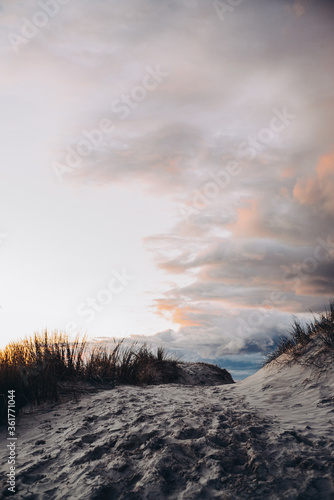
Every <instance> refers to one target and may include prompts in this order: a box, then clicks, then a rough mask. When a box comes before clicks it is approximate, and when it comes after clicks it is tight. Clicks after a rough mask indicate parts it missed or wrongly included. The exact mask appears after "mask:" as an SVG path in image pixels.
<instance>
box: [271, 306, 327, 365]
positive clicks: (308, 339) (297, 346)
mask: <svg viewBox="0 0 334 500" xmlns="http://www.w3.org/2000/svg"><path fill="white" fill-rule="evenodd" d="M311 346H312V347H313V348H314V349H312V351H311V350H310V349H308V347H311ZM330 351H333V352H334V300H330V302H329V309H328V310H326V311H325V312H324V313H322V314H319V317H318V318H315V317H314V319H313V321H310V322H309V323H306V325H305V326H303V325H302V324H301V323H300V322H299V321H297V320H294V322H293V324H292V328H291V330H290V332H288V335H281V336H280V337H279V339H278V340H277V341H276V345H275V348H274V350H273V351H272V352H271V353H270V354H269V355H268V356H267V358H266V360H265V361H264V363H263V366H266V365H268V364H269V363H271V362H272V361H277V360H278V358H279V357H280V356H281V355H282V354H286V355H287V356H286V357H285V358H284V360H283V362H289V361H296V362H300V363H302V364H305V365H315V366H318V367H319V368H320V365H317V362H319V360H320V362H321V359H320V358H321V355H322V354H325V353H328V352H330Z"/></svg>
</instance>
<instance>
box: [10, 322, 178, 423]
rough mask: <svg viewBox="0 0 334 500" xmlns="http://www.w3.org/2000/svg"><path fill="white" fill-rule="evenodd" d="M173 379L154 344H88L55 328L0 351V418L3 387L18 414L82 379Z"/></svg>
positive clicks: (173, 367)
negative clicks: (150, 345)
mask: <svg viewBox="0 0 334 500" xmlns="http://www.w3.org/2000/svg"><path fill="white" fill-rule="evenodd" d="M176 378H177V362H176V360H172V359H170V358H169V357H168V356H167V353H166V351H165V350H164V349H163V348H161V347H159V348H158V349H157V352H156V353H153V352H152V351H151V350H150V349H149V348H147V346H146V345H138V344H136V343H132V344H130V345H126V346H124V344H123V340H118V341H116V340H114V346H112V347H111V348H109V349H108V348H107V347H101V346H100V347H96V346H95V347H93V348H91V347H90V346H89V344H88V342H87V339H86V338H85V337H83V338H82V339H80V338H79V337H78V336H77V337H76V338H75V339H74V340H73V341H71V340H70V339H69V337H68V335H66V334H63V333H58V332H54V333H52V334H49V333H48V332H47V331H45V332H44V333H43V334H35V335H34V336H33V337H28V338H25V339H23V340H20V341H16V342H11V343H9V344H8V345H7V346H6V347H5V348H4V349H1V350H0V422H1V423H5V421H6V420H7V401H8V398H7V396H8V391H12V390H14V391H15V408H16V412H17V414H18V413H19V411H20V410H21V409H22V408H23V407H24V406H25V405H27V404H29V403H32V404H36V403H37V404H40V403H41V402H42V401H46V400H54V401H57V400H59V397H60V394H62V393H65V392H72V393H73V394H76V393H77V392H78V391H79V390H80V385H81V386H82V384H83V383H92V384H95V385H98V384H101V385H103V384H108V386H111V387H113V386H114V385H115V383H117V382H119V383H125V384H152V383H165V382H172V381H174V380H175V379H176Z"/></svg>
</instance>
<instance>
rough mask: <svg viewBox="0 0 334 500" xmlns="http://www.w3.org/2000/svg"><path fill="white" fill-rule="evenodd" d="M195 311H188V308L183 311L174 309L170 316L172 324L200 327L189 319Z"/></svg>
mask: <svg viewBox="0 0 334 500" xmlns="http://www.w3.org/2000/svg"><path fill="white" fill-rule="evenodd" d="M194 312H195V311H194V310H192V309H190V308H189V307H185V308H183V309H179V308H178V307H177V308H176V309H175V312H174V314H173V316H172V320H173V323H177V324H178V325H180V326H181V327H182V326H201V324H200V323H198V322H196V321H195V320H194V319H192V318H191V315H192V313H194Z"/></svg>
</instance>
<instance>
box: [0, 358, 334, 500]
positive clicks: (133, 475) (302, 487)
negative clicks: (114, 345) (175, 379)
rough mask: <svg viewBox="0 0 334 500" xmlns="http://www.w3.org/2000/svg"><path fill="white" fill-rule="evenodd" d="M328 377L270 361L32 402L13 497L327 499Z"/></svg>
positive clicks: (331, 483) (330, 489) (333, 491)
mask: <svg viewBox="0 0 334 500" xmlns="http://www.w3.org/2000/svg"><path fill="white" fill-rule="evenodd" d="M203 369H204V368H203ZM333 375H334V374H333V368H332V367H328V368H327V369H326V370H324V371H323V372H322V373H320V375H319V376H318V377H316V376H315V373H314V372H312V370H311V369H310V368H307V369H305V368H303V367H301V366H297V365H295V366H293V367H287V366H283V367H281V366H274V367H273V368H272V369H271V370H266V369H262V370H260V371H259V372H258V373H256V374H255V375H253V376H252V377H249V378H248V379H246V380H245V381H243V382H240V383H237V384H232V385H215V386H211V387H210V386H198V385H197V386H190V385H180V384H169V385H160V386H148V387H128V386H127V387H126V386H123V387H116V388H115V389H114V390H110V391H101V392H96V393H94V394H89V395H86V396H84V397H82V398H81V399H80V402H79V403H76V402H73V401H72V402H67V403H62V404H61V405H58V406H53V408H49V409H48V410H47V409H44V410H42V409H39V410H38V411H35V412H34V414H30V415H26V416H24V417H23V418H22V419H21V422H20V430H19V435H18V451H19V464H20V467H19V474H18V477H17V486H18V493H17V494H16V498H20V499H21V498H27V499H28V498H29V499H30V500H33V499H35V500H37V499H38V500H39V499H62V498H66V499H107V498H110V499H122V498H123V499H152V500H153V499H154V500H158V499H160V498H166V499H202V498H203V499H214V498H220V499H231V500H235V499H261V500H262V499H279V500H281V499H299V500H302V499H320V500H322V499H328V500H329V499H333V498H334V442H333V434H334V431H333V421H334V400H333V394H334V393H333V388H334V382H333V381H334V377H333ZM207 376H208V375H207ZM1 436H2V437H3V438H4V439H3V441H4V440H5V438H6V432H5V431H3V432H1ZM1 453H2V456H1V472H2V473H3V474H4V475H5V474H6V473H7V471H8V466H7V464H6V463H5V461H6V451H5V450H4V447H3V448H2V452H1ZM5 491H6V487H5V482H4V483H3V492H5Z"/></svg>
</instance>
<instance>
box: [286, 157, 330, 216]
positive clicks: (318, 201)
mask: <svg viewBox="0 0 334 500" xmlns="http://www.w3.org/2000/svg"><path fill="white" fill-rule="evenodd" d="M333 192H334V153H329V154H327V155H323V156H321V157H320V158H319V162H318V165H317V167H316V171H315V176H314V177H309V178H308V179H298V182H297V184H296V185H295V187H294V190H293V196H294V197H295V198H296V200H298V201H299V203H301V204H302V205H317V206H318V207H319V208H320V209H322V210H323V211H324V212H326V213H329V214H333V213H334V197H333Z"/></svg>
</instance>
